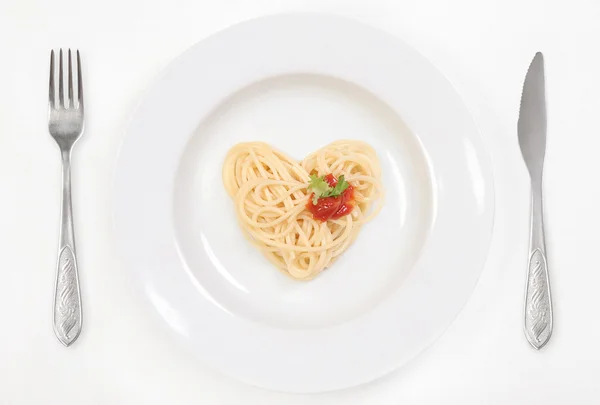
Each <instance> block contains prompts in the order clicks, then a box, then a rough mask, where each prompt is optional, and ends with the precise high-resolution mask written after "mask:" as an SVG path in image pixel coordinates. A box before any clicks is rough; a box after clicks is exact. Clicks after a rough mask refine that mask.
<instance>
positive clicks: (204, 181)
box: [116, 14, 493, 392]
mask: <svg viewBox="0 0 600 405" xmlns="http://www.w3.org/2000/svg"><path fill="white" fill-rule="evenodd" d="M343 138H349V139H362V140H365V141H367V142H369V143H371V144H372V145H373V146H374V147H375V149H376V150H377V152H378V154H379V157H380V159H381V161H382V166H383V173H384V174H383V177H384V184H385V187H386V193H387V195H386V202H385V206H384V209H383V210H382V212H381V214H380V215H379V216H378V217H377V218H376V219H375V220H373V221H372V222H371V223H369V224H367V225H366V226H365V227H364V228H363V230H362V231H361V234H360V235H359V237H358V239H357V240H356V242H355V243H354V244H353V245H352V246H351V247H350V249H349V250H348V251H347V252H346V253H345V254H344V255H343V257H342V258H341V259H340V260H339V261H337V262H336V263H335V264H334V265H333V266H332V267H331V268H330V269H328V270H326V271H325V272H324V273H322V274H321V275H320V276H318V277H317V278H316V279H315V280H313V281H310V282H297V281H294V280H291V279H289V278H287V277H286V276H284V275H282V274H281V273H279V272H278V271H277V270H276V269H275V268H274V267H272V265H271V264H269V263H268V262H267V261H266V259H264V258H263V257H262V255H261V254H260V253H259V252H258V251H256V250H255V249H254V248H253V247H252V246H250V245H249V244H248V242H247V241H246V240H245V239H244V237H243V236H242V233H241V231H240V229H239V227H238V225H237V223H236V218H235V214H234V210H233V206H232V203H231V202H230V201H229V198H228V196H227V194H226V192H225V190H224V188H223V186H222V183H221V170H222V167H221V165H222V162H223V159H224V157H225V154H226V153H227V150H228V149H229V148H230V147H231V146H233V145H234V144H235V143H237V142H240V141H250V140H255V141H266V142H269V143H271V144H272V145H274V146H276V147H278V148H280V149H282V150H284V151H286V152H288V153H289V154H291V155H292V156H295V157H297V158H298V159H301V158H302V157H304V156H305V155H306V154H307V153H309V152H310V151H312V150H314V149H317V148H319V147H321V146H323V145H325V144H326V143H328V142H331V141H333V140H336V139H343ZM116 192H117V201H116V209H117V216H116V220H117V227H118V231H119V237H120V244H121V245H122V247H123V251H124V252H125V256H126V258H127V259H128V263H127V264H128V266H127V267H128V268H130V269H131V270H132V271H133V272H134V277H135V278H136V279H137V280H138V281H139V283H140V284H141V285H142V286H143V289H144V291H145V293H146V294H147V296H148V298H149V299H150V302H151V303H152V305H153V307H154V309H155V310H156V311H157V312H158V313H159V314H160V316H161V317H162V319H163V320H164V321H165V322H166V324H168V326H169V327H170V328H171V329H172V330H173V331H174V332H175V333H176V334H177V335H179V336H180V337H181V338H182V339H183V340H184V341H185V342H186V343H187V345H188V346H189V348H190V349H191V350H192V351H193V352H194V353H195V354H197V355H199V356H200V357H201V358H202V360H203V361H204V362H206V363H208V364H210V365H212V366H214V367H215V368H217V369H219V370H221V371H222V372H224V373H226V374H228V375H231V376H233V377H236V378H239V379H241V380H243V381H246V382H249V383H251V384H255V385H259V386H262V387H267V388H271V389H276V390H281V391H294V392H316V391H326V390H335V389H341V388H345V387H349V386H353V385H357V384H360V383H364V382H367V381H370V380H373V379H375V378H377V377H379V376H382V375H383V374H385V373H388V372H390V371H391V370H393V369H394V368H396V367H399V366H401V365H402V364H404V363H406V362H407V361H408V360H410V359H411V358H413V357H414V356H415V355H417V354H418V353H419V352H421V351H422V350H423V349H425V348H426V347H427V346H428V345H429V344H431V343H432V342H433V341H434V340H435V339H436V338H437V337H439V336H440V335H441V334H442V332H443V331H444V330H445V329H446V327H447V326H448V325H449V324H450V322H451V321H452V320H453V319H454V317H455V316H456V315H457V314H458V312H459V311H460V309H461V308H462V306H463V304H464V303H465V301H466V300H467V298H468V297H469V295H470V293H471V291H472V289H473V287H474V285H475V283H476V281H477V279H478V277H479V274H480V271H481V269H482V266H483V263H484V260H485V257H486V254H487V249H488V244H489V240H490V236H491V230H492V218H493V190H492V174H491V170H490V165H489V162H488V158H487V155H486V153H485V150H484V147H483V145H482V142H481V139H480V137H479V135H478V131H477V128H476V126H475V123H474V121H473V118H472V117H471V115H470V113H469V111H468V110H467V108H466V107H465V106H464V104H463V103H462V101H461V100H460V98H459V96H458V95H457V94H456V92H455V91H454V89H453V88H452V87H451V85H450V84H449V83H448V81H446V79H445V78H444V77H443V76H442V75H441V74H440V73H439V72H438V71H437V70H436V69H435V68H434V67H433V66H432V65H431V64H430V63H429V62H428V61H427V60H426V59H425V58H423V57H422V56H420V55H419V54H418V53H416V52H415V51H414V50H412V49H410V48H409V47H407V46H406V45H404V44H403V43H402V42H400V41H398V40H397V39H395V38H393V37H391V36H389V35H387V34H385V33H383V32H380V31H378V30H376V29H373V28H369V27H367V26H364V25H361V24H359V23H356V22H353V21H350V20H346V19H343V18H340V17H334V16H323V15H310V14H292V15H279V16H271V17H265V18H260V19H256V20H252V21H248V22H245V23H242V24H239V25H236V26H234V27H231V28H228V29H226V30H225V31H222V32H220V33H218V34H216V35H214V36H212V37H210V38H208V39H206V40H204V41H202V42H200V43H198V44H197V45H195V46H194V47H192V48H191V49H190V50H188V51H187V52H185V53H184V54H183V55H182V56H181V57H179V58H178V59H177V60H175V61H174V62H173V63H172V64H171V65H170V66H169V67H168V68H167V70H166V72H165V73H164V75H163V76H162V77H161V78H160V79H159V80H158V82H157V83H156V84H155V85H154V86H153V87H152V88H151V89H150V90H149V91H148V93H147V94H146V96H145V97H144V100H143V101H142V103H141V104H140V106H139V108H138V109H137V111H136V112H135V114H134V115H133V119H132V122H131V125H130V128H129V132H128V134H127V137H126V139H125V141H124V143H123V147H122V150H121V155H120V158H119V165H118V170H117V187H116Z"/></svg>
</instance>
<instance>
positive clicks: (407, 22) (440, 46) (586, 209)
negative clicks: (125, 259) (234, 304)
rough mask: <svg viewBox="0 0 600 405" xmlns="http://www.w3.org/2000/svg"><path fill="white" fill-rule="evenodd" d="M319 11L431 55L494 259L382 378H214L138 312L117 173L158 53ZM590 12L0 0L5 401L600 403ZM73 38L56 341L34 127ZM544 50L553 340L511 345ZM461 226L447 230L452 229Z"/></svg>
mask: <svg viewBox="0 0 600 405" xmlns="http://www.w3.org/2000/svg"><path fill="white" fill-rule="evenodd" d="M289 11H323V12H331V13H337V14H341V15H345V16H349V17H354V18H357V19H359V20H361V21H364V22H366V23H368V24H371V25H374V26H377V27H380V28H382V29H385V30H387V31H389V32H391V33H393V34H395V35H397V36H398V37H399V38H401V39H402V40H404V41H405V42H407V43H408V44H409V45H411V46H413V47H415V48H416V49H417V50H418V51H420V52H421V53H423V54H424V55H425V56H426V57H428V58H429V59H430V60H431V61H432V62H433V63H434V64H435V65H437V67H438V68H439V69H440V70H441V71H442V72H443V73H444V74H445V75H446V76H447V77H448V78H449V80H450V81H451V82H452V83H453V84H454V85H455V86H456V88H457V90H458V91H459V92H460V93H461V95H462V96H463V97H464V100H465V102H466V104H467V105H468V107H469V108H470V109H471V110H472V112H473V114H474V116H475V118H476V120H477V122H478V124H479V126H480V128H481V132H482V135H483V137H484V141H485V143H486V145H487V147H488V149H489V152H490V155H491V158H492V161H493V167H494V172H495V173H494V174H495V182H496V183H495V186H496V222H495V229H494V237H493V241H492V246H491V250H490V256H489V259H488V262H487V264H486V266H485V269H484V270H483V273H482V276H481V279H480V281H479V283H478V285H477V287H476V289H475V291H474V294H473V296H472V297H471V299H470V300H469V301H468V303H467V305H466V306H465V308H464V311H463V312H462V313H461V314H460V315H459V317H458V318H457V320H456V321H455V322H454V323H453V324H452V326H451V327H450V328H449V329H448V331H447V332H446V333H445V334H444V335H443V336H442V337H441V338H440V339H439V340H438V342H437V343H436V344H435V345H434V346H433V347H431V348H430V349H429V350H427V351H426V352H425V353H423V354H422V355H421V356H419V357H418V358H417V359H415V360H414V361H412V362H411V363H409V364H408V365H407V366H406V367H404V368H402V369H401V370H398V371H396V372H394V373H393V374H391V375H389V376H387V377H386V378H383V379H381V380H379V381H376V382H374V383H372V384H368V385H366V386H362V387H357V388H353V389H349V390H346V391H340V392H333V393H326V394H319V395H310V396H297V395H290V394H282V393H275V392H269V391H265V390H261V389H258V388H254V387H251V386H246V385H244V384H242V383H239V382H237V381H234V380H231V379H229V378H227V377H224V376H222V375H220V374H218V373H216V372H214V371H212V370H210V369H208V368H207V367H206V366H204V365H203V364H202V363H200V362H198V361H197V360H196V359H194V358H193V357H191V356H190V355H189V353H188V352H187V351H186V350H185V348H182V347H179V346H178V345H176V344H175V343H174V342H175V341H176V340H175V339H173V336H171V335H170V333H169V332H168V331H167V330H166V329H165V328H164V327H163V326H162V325H161V324H160V323H159V321H158V319H157V317H155V316H154V315H153V314H152V313H151V310H152V309H151V308H150V307H149V305H148V304H147V302H146V301H145V299H144V297H142V296H141V295H140V293H139V292H138V290H137V289H136V286H135V285H133V281H132V278H131V277H129V273H128V271H127V269H126V268H125V267H124V266H123V265H122V263H121V262H120V260H119V258H118V256H117V253H116V248H115V245H114V231H113V229H112V225H113V223H112V209H113V197H114V196H113V189H112V185H113V174H114V169H115V163H116V159H117V151H118V147H119V143H120V141H121V139H122V137H123V136H124V129H125V126H126V123H127V119H128V116H129V115H130V114H131V112H132V109H133V108H134V106H135V104H136V102H137V101H138V100H139V99H140V97H141V96H142V94H143V91H144V89H145V88H146V87H147V86H148V85H149V84H150V83H151V82H152V80H153V79H154V78H155V77H156V76H157V75H158V74H159V72H160V71H161V69H163V68H164V67H165V66H166V65H167V64H168V63H169V61H170V60H172V59H173V58H174V57H175V56H177V55H178V54H180V53H181V52H182V51H184V50H185V49H186V48H188V47H189V46H191V45H192V44H194V43H195V42H197V41H198V40H200V39H202V38H204V37H206V36H208V35H210V34H211V33H213V32H215V31H217V30H219V29H221V28H223V27H226V26H228V25H231V24H233V23H236V22H238V21H242V20H245V19H248V18H252V17H256V16H261V15H265V14H272V13H276V12H289ZM599 18H600V3H598V2H597V1H596V0H571V1H568V2H566V1H550V0H485V1H482V0H453V1H450V0H401V1H399V0H369V1H366V0H288V1H277V0H170V1H159V0H145V1H141V0H135V1H133V0H120V1H116V0H104V1H83V0H53V1H41V0H3V1H2V2H1V3H0V51H1V53H2V58H1V59H0V185H1V189H2V193H1V197H0V219H1V222H0V246H1V249H0V251H1V252H2V259H3V260H2V262H1V264H0V274H1V275H2V278H1V279H0V403H2V404H45V405H48V404H61V405H68V404H111V405H117V404H127V405H131V404H143V403H160V404H241V403H248V404H261V405H269V404H273V405H281V404H298V405H313V404H343V405H353V404H381V405H385V404H400V403H415V404H421V403H444V404H460V405H469V404H528V405H531V404H566V403H569V404H575V403H600V390H599V389H598V388H597V387H598V380H599V377H600V348H599V346H598V345H597V342H598V340H599V338H600V322H598V321H597V314H598V308H600V304H599V300H598V298H597V297H598V286H600V271H599V268H598V264H597V263H598V260H597V257H596V253H597V251H598V244H599V242H600V236H599V235H598V232H596V229H599V228H598V227H600V181H599V180H598V173H600V159H598V157H597V156H598V149H599V147H600V134H599V132H600V131H599V124H598V116H599V115H600V98H598V97H597V94H598V92H599V91H600V76H599V74H600V57H599V55H600V45H599V44H598V39H599V38H600V24H598V21H599ZM61 46H62V47H78V48H79V49H81V50H82V56H83V58H84V64H85V85H86V109H87V111H86V113H87V122H86V125H87V132H86V133H85V135H84V137H83V139H82V141H81V143H79V144H78V145H77V146H76V149H75V151H74V161H73V165H74V173H73V181H74V184H73V187H74V196H73V198H74V206H75V223H76V235H77V243H78V246H77V247H78V255H79V266H80V276H81V279H82V290H83V291H82V292H83V299H84V307H85V308H84V310H85V321H84V330H83V333H82V335H81V337H80V338H79V340H78V341H77V342H76V343H75V344H74V345H73V346H72V347H70V348H68V349H65V348H64V347H62V345H60V343H59V342H58V341H57V340H56V338H55V337H54V335H53V332H52V325H51V313H52V311H51V303H52V293H53V283H54V263H55V260H56V254H57V252H56V247H57V237H58V225H59V222H58V221H59V218H58V214H59V203H60V202H59V191H60V159H59V154H58V150H57V148H56V146H55V144H54V141H53V140H52V139H51V138H50V136H49V135H48V134H47V131H46V107H47V105H46V100H47V75H48V55H49V49H50V48H53V47H54V48H57V47H61ZM537 50H542V51H544V53H545V57H546V74H547V93H548V115H549V118H548V148H547V154H546V159H547V160H546V162H547V164H546V171H545V191H546V226H547V228H546V230H547V248H548V255H549V268H550V272H551V280H552V288H553V294H554V303H555V327H554V336H553V338H552V340H551V341H550V343H549V344H548V346H547V347H546V348H545V349H544V350H542V352H536V351H534V350H533V349H531V348H530V347H529V345H528V343H527V342H526V340H525V337H524V336H523V333H522V331H521V328H522V299H523V290H524V281H525V260H526V255H527V241H528V222H527V221H528V211H529V205H528V203H529V195H528V179H527V173H526V170H525V166H524V164H523V162H522V160H521V155H520V151H519V147H518V143H517V135H516V120H517V114H518V106H519V99H520V90H521V84H522V80H523V78H524V74H525V71H526V69H527V66H528V64H529V61H530V60H531V58H532V56H533V54H534V52H535V51H537ZM457 232H460V230H457Z"/></svg>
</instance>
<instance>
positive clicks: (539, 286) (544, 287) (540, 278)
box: [524, 181, 552, 350]
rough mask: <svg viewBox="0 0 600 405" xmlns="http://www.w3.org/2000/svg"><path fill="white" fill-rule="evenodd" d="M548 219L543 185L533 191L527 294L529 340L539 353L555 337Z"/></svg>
mask: <svg viewBox="0 0 600 405" xmlns="http://www.w3.org/2000/svg"><path fill="white" fill-rule="evenodd" d="M543 217H544V215H543V198H542V185H541V181H539V182H535V183H534V184H533V187H532V191H531V235H530V237H531V239H530V242H529V259H528V260H529V263H528V268H527V288H526V291H525V325H524V331H525V336H526V337H527V340H528V341H529V343H530V344H531V346H533V347H534V348H535V349H538V350H539V349H541V348H542V347H543V346H544V345H545V344H546V343H548V340H550V336H551V335H552V297H551V295H550V279H549V277H548V261H547V260H546V246H545V245H546V244H545V238H544V218H543Z"/></svg>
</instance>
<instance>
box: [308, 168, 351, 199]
mask: <svg viewBox="0 0 600 405" xmlns="http://www.w3.org/2000/svg"><path fill="white" fill-rule="evenodd" d="M349 186H350V184H348V182H347V181H346V179H344V175H341V176H340V178H339V179H338V181H337V184H336V185H335V187H331V186H330V185H329V184H328V183H327V182H326V181H325V176H321V177H318V176H316V175H314V174H311V175H310V181H309V184H308V188H309V189H311V190H312V192H313V198H312V203H313V205H317V203H318V202H319V198H325V197H339V196H340V195H342V193H343V192H344V191H345V190H346V189H347V188H348V187H349Z"/></svg>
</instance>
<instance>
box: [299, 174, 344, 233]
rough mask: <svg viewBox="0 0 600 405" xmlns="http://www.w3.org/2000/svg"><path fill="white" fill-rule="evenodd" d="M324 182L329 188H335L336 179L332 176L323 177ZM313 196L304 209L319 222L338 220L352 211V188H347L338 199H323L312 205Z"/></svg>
mask: <svg viewBox="0 0 600 405" xmlns="http://www.w3.org/2000/svg"><path fill="white" fill-rule="evenodd" d="M325 181H326V182H327V183H328V184H329V185H330V186H331V187H335V185H336V184H337V179H336V178H335V177H334V176H333V174H328V175H327V176H325ZM313 195H314V194H311V195H310V198H309V200H308V204H306V208H307V209H308V210H309V211H310V212H311V214H313V218H314V219H316V220H319V221H321V222H325V221H327V220H328V219H338V218H341V217H343V216H344V215H348V214H350V213H351V212H352V210H353V209H354V204H355V200H354V188H352V186H348V188H347V189H346V190H344V192H343V193H342V195H340V196H338V197H324V198H319V199H318V200H317V204H313V203H312V198H313Z"/></svg>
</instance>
